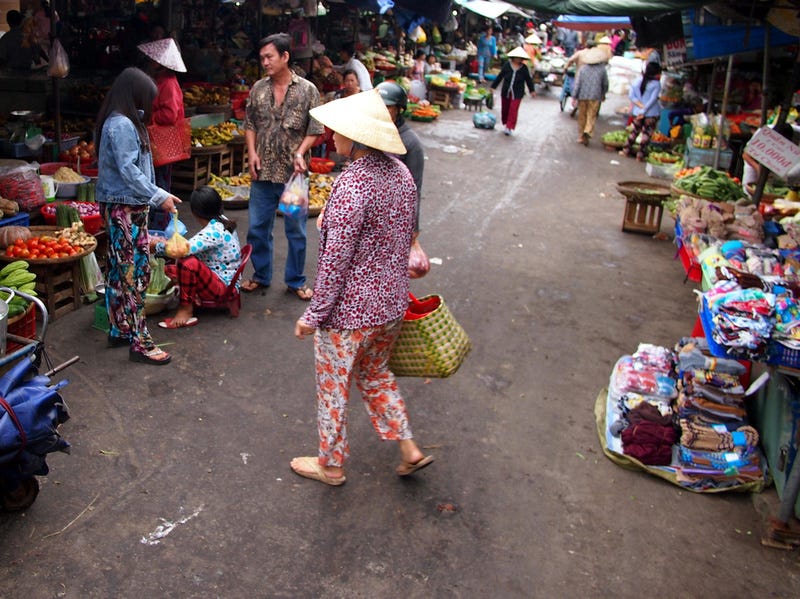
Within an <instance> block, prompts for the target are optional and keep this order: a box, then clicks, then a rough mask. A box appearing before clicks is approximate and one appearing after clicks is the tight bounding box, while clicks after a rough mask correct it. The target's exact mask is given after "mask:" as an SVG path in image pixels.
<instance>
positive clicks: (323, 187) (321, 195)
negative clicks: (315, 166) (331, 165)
mask: <svg viewBox="0 0 800 599" xmlns="http://www.w3.org/2000/svg"><path fill="white" fill-rule="evenodd" d="M333 179H334V177H333V175H323V174H322V173H311V174H309V175H308V207H309V208H322V207H324V206H325V204H326V203H327V201H328V198H329V197H330V195H331V188H332V187H333Z"/></svg>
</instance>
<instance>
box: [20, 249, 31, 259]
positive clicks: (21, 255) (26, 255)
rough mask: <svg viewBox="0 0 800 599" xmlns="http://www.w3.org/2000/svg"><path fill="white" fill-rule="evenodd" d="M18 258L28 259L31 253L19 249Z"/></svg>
mask: <svg viewBox="0 0 800 599" xmlns="http://www.w3.org/2000/svg"><path fill="white" fill-rule="evenodd" d="M19 257H20V258H30V257H31V253H30V251H28V248H23V249H21V250H20V252H19Z"/></svg>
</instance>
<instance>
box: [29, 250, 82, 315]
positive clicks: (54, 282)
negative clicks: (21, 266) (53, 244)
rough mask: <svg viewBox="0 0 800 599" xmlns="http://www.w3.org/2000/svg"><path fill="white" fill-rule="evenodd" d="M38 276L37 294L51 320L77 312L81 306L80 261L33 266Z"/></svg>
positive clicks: (33, 270) (31, 269) (31, 267)
mask: <svg viewBox="0 0 800 599" xmlns="http://www.w3.org/2000/svg"><path fill="white" fill-rule="evenodd" d="M29 270H30V271H31V272H33V273H35V274H36V293H37V294H38V296H39V299H40V300H42V302H43V303H44V305H45V307H46V308H47V313H48V314H49V316H50V320H56V319H57V318H59V317H61V316H63V315H64V314H67V313H69V312H72V311H73V310H77V309H78V308H79V307H80V305H81V288H80V277H81V267H80V261H79V260H72V261H71V262H61V263H56V264H31V265H30V268H29Z"/></svg>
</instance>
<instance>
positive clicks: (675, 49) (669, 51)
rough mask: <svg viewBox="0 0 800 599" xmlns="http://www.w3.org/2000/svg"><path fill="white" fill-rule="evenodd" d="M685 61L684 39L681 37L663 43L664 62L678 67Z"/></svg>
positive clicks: (669, 65)
mask: <svg viewBox="0 0 800 599" xmlns="http://www.w3.org/2000/svg"><path fill="white" fill-rule="evenodd" d="M685 63H686V40H684V39H683V38H681V39H679V40H675V41H673V42H670V43H668V44H665V45H664V64H666V65H667V66H668V67H678V66H680V65H682V64H685Z"/></svg>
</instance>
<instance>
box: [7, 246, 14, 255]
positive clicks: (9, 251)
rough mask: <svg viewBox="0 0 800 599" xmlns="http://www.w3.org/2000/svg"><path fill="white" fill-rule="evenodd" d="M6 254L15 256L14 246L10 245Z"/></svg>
mask: <svg viewBox="0 0 800 599" xmlns="http://www.w3.org/2000/svg"><path fill="white" fill-rule="evenodd" d="M6 256H11V257H12V258H13V257H14V246H13V245H10V246H8V247H7V248H6Z"/></svg>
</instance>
